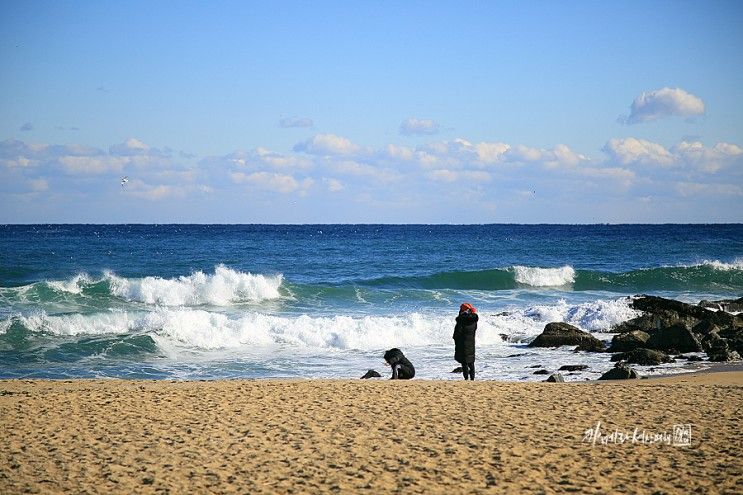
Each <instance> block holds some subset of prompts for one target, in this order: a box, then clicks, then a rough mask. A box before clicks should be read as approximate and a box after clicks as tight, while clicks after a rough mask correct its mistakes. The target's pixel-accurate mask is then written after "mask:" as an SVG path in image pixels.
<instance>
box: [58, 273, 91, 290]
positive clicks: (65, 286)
mask: <svg viewBox="0 0 743 495" xmlns="http://www.w3.org/2000/svg"><path fill="white" fill-rule="evenodd" d="M92 282H93V279H92V278H90V276H89V275H88V274H87V273H79V274H77V275H75V276H74V277H72V278H71V279H69V280H51V281H48V282H47V284H48V285H49V287H51V288H53V289H54V290H57V291H60V292H69V293H70V294H80V293H81V292H82V291H83V288H84V286H85V285H86V284H90V283H92Z"/></svg>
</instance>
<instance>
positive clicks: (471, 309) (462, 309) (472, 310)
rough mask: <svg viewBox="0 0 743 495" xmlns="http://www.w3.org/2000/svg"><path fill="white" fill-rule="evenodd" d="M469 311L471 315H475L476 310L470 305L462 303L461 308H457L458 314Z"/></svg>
mask: <svg viewBox="0 0 743 495" xmlns="http://www.w3.org/2000/svg"><path fill="white" fill-rule="evenodd" d="M468 309H469V310H470V311H471V312H473V313H477V308H476V307H474V306H473V305H471V304H470V303H464V304H462V305H461V306H459V312H460V313H464V312H465V311H467V310H468Z"/></svg>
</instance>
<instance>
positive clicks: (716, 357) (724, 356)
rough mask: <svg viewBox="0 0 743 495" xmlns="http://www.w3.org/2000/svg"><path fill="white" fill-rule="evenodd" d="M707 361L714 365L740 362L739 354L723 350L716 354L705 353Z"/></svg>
mask: <svg viewBox="0 0 743 495" xmlns="http://www.w3.org/2000/svg"><path fill="white" fill-rule="evenodd" d="M707 355H708V356H709V360H710V361H712V362H715V363H724V362H727V361H740V354H738V352H737V351H731V350H730V349H723V350H720V351H716V352H709V353H707Z"/></svg>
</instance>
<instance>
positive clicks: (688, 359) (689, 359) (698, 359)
mask: <svg viewBox="0 0 743 495" xmlns="http://www.w3.org/2000/svg"><path fill="white" fill-rule="evenodd" d="M686 360H687V361H689V362H691V361H703V359H702V356H695V355H692V356H687V357H686Z"/></svg>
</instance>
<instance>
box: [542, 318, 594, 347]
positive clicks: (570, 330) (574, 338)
mask: <svg viewBox="0 0 743 495" xmlns="http://www.w3.org/2000/svg"><path fill="white" fill-rule="evenodd" d="M562 345H577V346H585V347H587V348H591V349H600V350H604V343H603V342H601V341H600V340H599V339H597V338H596V337H594V336H593V335H591V334H590V333H588V332H584V331H583V330H581V329H579V328H577V327H574V326H573V325H570V324H568V323H559V322H554V323H548V324H547V325H546V326H545V327H544V331H543V332H542V333H541V334H539V335H537V338H535V339H534V340H532V341H531V343H529V347H559V346H562Z"/></svg>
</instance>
